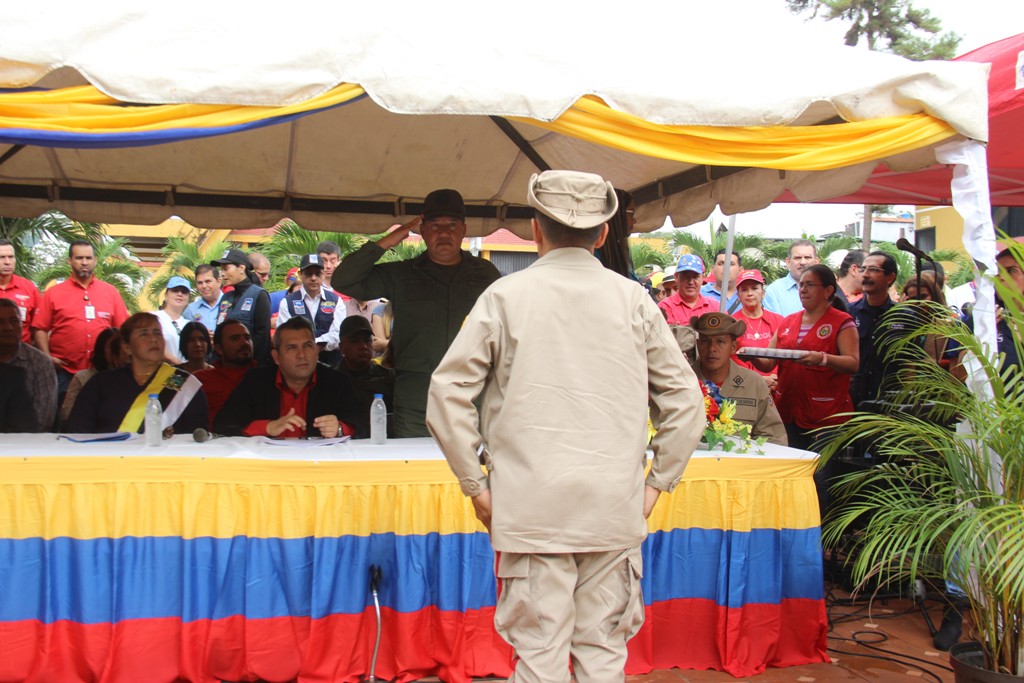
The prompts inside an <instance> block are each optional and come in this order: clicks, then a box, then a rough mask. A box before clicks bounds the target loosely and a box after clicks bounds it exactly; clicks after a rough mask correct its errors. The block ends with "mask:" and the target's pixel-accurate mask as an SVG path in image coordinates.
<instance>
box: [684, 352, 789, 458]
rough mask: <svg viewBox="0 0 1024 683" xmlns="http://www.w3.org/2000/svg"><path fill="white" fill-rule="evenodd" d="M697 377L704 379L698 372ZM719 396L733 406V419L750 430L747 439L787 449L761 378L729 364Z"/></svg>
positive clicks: (777, 417)
mask: <svg viewBox="0 0 1024 683" xmlns="http://www.w3.org/2000/svg"><path fill="white" fill-rule="evenodd" d="M697 375H698V376H699V377H700V378H701V379H702V380H703V379H704V376H703V373H701V372H700V370H699V369H698V370H697ZM719 393H720V394H722V398H727V399H729V400H731V401H735V402H736V419H737V420H739V421H740V422H743V423H744V424H748V425H750V426H751V430H750V435H751V436H754V437H758V436H763V437H765V438H767V439H768V441H769V442H771V443H774V444H778V445H780V446H788V445H789V439H788V438H787V437H786V427H785V426H784V425H783V424H782V418H781V417H780V416H779V410H778V408H776V407H775V402H774V401H772V394H771V391H769V390H768V384H767V383H765V381H764V378H763V377H762V376H761V375H759V374H757V373H756V372H754V371H753V370H748V369H747V368H744V367H742V366H740V365H737V364H736V363H735V362H733V361H729V376H728V378H727V379H726V380H725V383H724V385H723V386H721V387H719Z"/></svg>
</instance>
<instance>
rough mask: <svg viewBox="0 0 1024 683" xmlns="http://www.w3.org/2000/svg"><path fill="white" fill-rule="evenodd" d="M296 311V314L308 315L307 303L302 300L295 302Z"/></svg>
mask: <svg viewBox="0 0 1024 683" xmlns="http://www.w3.org/2000/svg"><path fill="white" fill-rule="evenodd" d="M295 313H296V315H306V304H304V303H302V302H301V301H296V302H295Z"/></svg>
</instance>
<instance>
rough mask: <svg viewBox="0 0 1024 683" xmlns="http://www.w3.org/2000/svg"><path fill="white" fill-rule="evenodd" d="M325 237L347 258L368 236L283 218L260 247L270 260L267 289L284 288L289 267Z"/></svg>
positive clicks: (312, 250) (296, 264) (294, 264)
mask: <svg viewBox="0 0 1024 683" xmlns="http://www.w3.org/2000/svg"><path fill="white" fill-rule="evenodd" d="M324 240H330V241H332V242H335V243H336V244H337V245H338V246H339V247H340V248H341V255H342V257H344V256H345V255H346V254H350V253H352V252H353V251H355V250H356V249H358V248H359V247H361V246H362V245H363V243H364V242H366V240H367V237H366V236H365V235H354V234H352V233H347V232H324V231H315V230H306V229H305V228H303V227H301V226H300V225H299V224H298V223H296V222H295V221H292V220H283V221H281V222H280V223H278V224H277V226H276V227H275V228H274V236H273V237H272V238H271V240H270V241H269V242H267V243H266V244H264V245H263V246H262V247H261V249H260V253H262V254H263V255H264V256H266V257H267V258H268V259H270V280H268V281H267V289H269V290H271V291H273V290H275V289H284V276H285V273H287V272H288V269H290V268H295V267H297V266H298V265H299V260H300V259H301V258H302V257H303V255H305V254H315V253H316V246H317V245H318V244H320V242H323V241H324ZM392 251H394V250H392ZM421 251H422V250H421ZM388 253H389V254H390V253H391V252H388ZM389 260H391V259H389Z"/></svg>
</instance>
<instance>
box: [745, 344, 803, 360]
mask: <svg viewBox="0 0 1024 683" xmlns="http://www.w3.org/2000/svg"><path fill="white" fill-rule="evenodd" d="M808 353H810V351H803V350H801V349H766V348H760V347H757V346H744V347H743V348H742V349H740V350H739V351H737V352H736V355H737V356H746V357H747V358H782V359H785V360H795V359H797V358H803V357H804V356H806V355H807V354H808Z"/></svg>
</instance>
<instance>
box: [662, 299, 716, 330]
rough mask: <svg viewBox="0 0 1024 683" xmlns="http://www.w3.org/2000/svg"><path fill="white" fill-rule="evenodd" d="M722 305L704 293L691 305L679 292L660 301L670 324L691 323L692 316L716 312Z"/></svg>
mask: <svg viewBox="0 0 1024 683" xmlns="http://www.w3.org/2000/svg"><path fill="white" fill-rule="evenodd" d="M720 306H721V304H720V303H719V302H717V301H715V300H714V299H709V298H708V297H706V296H704V295H700V297H699V298H698V299H697V302H696V303H695V304H694V305H693V306H690V305H688V304H687V303H686V302H685V301H683V298H682V297H681V296H679V292H676V293H675V294H673V295H672V296H670V297H668V298H667V299H662V300H661V302H659V303H658V308H660V309H661V310H662V311H663V312H664V313H665V317H666V319H667V320H668V324H669V325H689V324H690V318H692V317H694V316H701V315H704V314H705V313H715V312H717V311H718V309H719V307H720Z"/></svg>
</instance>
